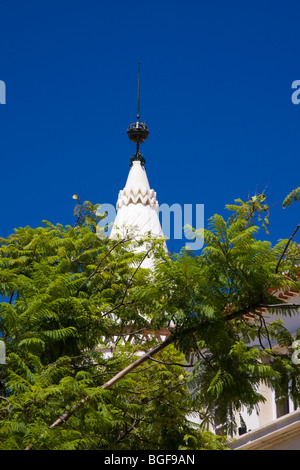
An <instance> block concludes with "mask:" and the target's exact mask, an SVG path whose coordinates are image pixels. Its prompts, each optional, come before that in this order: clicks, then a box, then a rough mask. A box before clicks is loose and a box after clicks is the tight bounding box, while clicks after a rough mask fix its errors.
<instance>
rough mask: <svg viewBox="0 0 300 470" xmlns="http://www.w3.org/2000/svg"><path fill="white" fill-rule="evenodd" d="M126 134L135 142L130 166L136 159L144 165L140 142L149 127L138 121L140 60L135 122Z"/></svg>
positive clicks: (147, 133) (144, 137)
mask: <svg viewBox="0 0 300 470" xmlns="http://www.w3.org/2000/svg"><path fill="white" fill-rule="evenodd" d="M127 135H128V137H129V139H130V140H131V141H132V142H134V143H136V152H135V154H134V155H133V156H132V157H131V159H130V166H132V162H133V161H135V160H138V161H140V162H141V165H142V166H144V164H145V159H144V157H143V155H142V154H141V153H140V144H142V143H143V142H144V141H145V140H146V139H147V137H148V135H149V129H148V127H147V126H146V124H143V123H141V122H140V62H139V63H138V89H137V115H136V122H134V123H133V124H130V126H129V127H128V129H127Z"/></svg>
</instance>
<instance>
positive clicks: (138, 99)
mask: <svg viewBox="0 0 300 470" xmlns="http://www.w3.org/2000/svg"><path fill="white" fill-rule="evenodd" d="M140 65H141V63H140V62H139V68H138V89H137V113H136V120H137V122H139V121H140Z"/></svg>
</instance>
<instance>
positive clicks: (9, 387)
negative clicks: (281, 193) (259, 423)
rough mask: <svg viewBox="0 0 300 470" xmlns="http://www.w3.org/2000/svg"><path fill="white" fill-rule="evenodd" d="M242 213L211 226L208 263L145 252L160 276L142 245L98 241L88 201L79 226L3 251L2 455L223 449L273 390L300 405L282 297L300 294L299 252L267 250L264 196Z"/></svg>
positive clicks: (284, 245)
mask: <svg viewBox="0 0 300 470" xmlns="http://www.w3.org/2000/svg"><path fill="white" fill-rule="evenodd" d="M236 202H237V204H235V205H231V206H227V208H228V209H229V210H230V211H231V215H230V217H229V218H228V220H225V219H224V218H223V217H221V216H220V215H217V214H216V215H214V216H213V217H212V218H211V220H210V221H209V227H208V229H206V230H205V231H204V236H205V246H204V248H203V250H202V251H201V253H200V254H199V255H197V256H196V255H191V254H190V253H189V252H187V251H185V250H183V251H182V252H181V253H179V254H178V255H176V256H173V257H171V256H169V255H168V254H166V253H165V252H164V250H163V249H162V246H161V242H158V241H157V240H156V241H153V240H152V239H151V238H149V239H145V240H144V242H145V243H146V246H147V248H146V249H147V250H148V249H149V252H150V251H151V253H153V256H154V257H155V259H156V262H155V269H154V270H153V271H149V270H146V269H143V267H142V261H143V259H144V257H145V256H147V255H148V251H146V252H136V250H135V248H136V246H137V245H138V244H141V241H136V240H133V239H131V238H130V237H129V236H128V238H125V239H117V240H110V239H108V238H104V237H98V236H97V220H98V219H97V216H99V211H97V208H98V206H94V205H92V204H90V203H88V202H85V203H84V204H81V203H80V201H79V203H78V206H77V208H76V211H75V212H76V215H77V220H76V223H75V224H74V226H66V227H64V226H62V225H59V224H58V225H53V224H51V223H49V222H45V223H44V225H43V227H38V228H36V229H33V228H31V227H24V228H20V229H17V230H15V232H14V233H13V234H12V235H10V236H9V237H8V238H2V239H0V294H1V296H2V302H1V303H0V334H1V336H2V340H4V341H5V345H6V351H7V362H6V364H5V365H3V366H0V391H1V398H0V449H2V450H4V449H26V448H27V449H41V450H72V449H85V450H93V449H94V450H107V449H108V450H115V449H122V450H124V449H144V450H155V449H158V450H159V449H161V450H163V449H165V450H176V449H223V448H227V445H228V443H227V441H226V436H225V437H224V438H220V437H219V436H215V435H213V434H212V433H211V432H209V431H208V429H207V426H208V425H209V424H215V423H221V424H222V425H223V427H224V429H225V431H226V432H228V433H229V434H230V433H233V432H234V430H235V426H236V416H237V415H238V413H239V412H240V410H241V408H242V407H243V406H245V407H247V409H249V410H254V409H256V408H257V407H258V406H259V403H260V402H261V401H262V400H263V397H262V395H261V393H260V386H261V385H262V384H266V385H268V386H271V387H274V389H275V390H276V393H277V394H278V396H280V397H284V396H288V395H289V396H292V398H293V400H294V401H295V403H296V404H298V405H300V398H299V377H300V374H299V367H298V366H297V365H295V364H293V363H292V361H291V355H292V352H293V351H292V348H291V345H292V342H293V338H292V337H291V335H290V333H289V331H288V330H287V329H286V328H285V325H284V321H283V320H284V318H285V315H295V314H296V315H298V314H299V313H298V310H297V308H296V307H295V306H294V307H293V306H290V305H284V301H283V300H282V301H281V300H279V299H278V297H277V296H276V291H278V290H279V289H283V290H285V289H290V288H293V289H298V286H299V284H298V278H297V275H298V265H299V258H300V250H299V245H298V244H297V243H296V242H295V241H293V240H289V241H288V240H281V241H279V242H278V244H276V245H275V246H272V244H271V243H270V242H267V241H260V240H259V239H258V238H257V237H258V231H259V227H258V225H256V222H258V223H260V224H261V225H262V226H263V228H266V224H267V220H266V219H265V217H262V214H263V215H265V214H266V213H267V212H268V207H267V206H266V203H265V196H264V195H257V196H256V197H255V200H253V198H252V199H251V200H250V201H248V202H246V203H244V202H242V201H241V200H237V201H236ZM190 230H191V231H192V233H194V235H195V237H197V236H202V235H203V232H202V231H201V232H200V231H197V230H193V229H192V228H190ZM287 273H288V274H287ZM278 305H279V307H278ZM266 307H267V308H268V309H269V311H271V312H274V318H273V320H274V321H272V322H271V323H270V324H268V325H267V324H266V321H265V319H264V316H263V314H262V312H263V309H264V308H266ZM249 313H251V314H252V319H251V321H249V320H248V319H246V318H245V314H249ZM278 315H280V317H281V318H279V317H278ZM159 329H163V330H169V332H170V336H169V338H168V340H166V341H165V342H162V343H161V347H160V352H159V353H158V354H155V357H152V355H151V352H152V351H153V354H154V353H155V351H156V349H155V348H156V346H157V340H155V339H154V338H153V336H152V335H151V334H150V335H149V338H148V339H146V340H144V341H142V342H141V336H142V334H143V332H146V333H147V332H151V331H156V330H159ZM298 337H299V338H300V331H299V336H298ZM274 344H278V345H279V346H280V348H281V349H280V350H277V349H274V348H273V345H274ZM141 352H144V353H145V356H142V358H141V356H140V353H141ZM144 357H145V358H146V359H147V360H144ZM139 358H141V359H143V361H144V362H141V361H140V359H139ZM136 360H137V361H138V362H134V361H136ZM183 366H184V367H183ZM127 367H130V370H129V369H127ZM118 374H119V375H118ZM111 378H114V379H115V381H114V383H113V385H112V386H108V384H109V383H110V382H109V380H110V379H111ZM191 417H193V419H192V420H191ZM199 419H200V421H201V424H196V421H197V422H199Z"/></svg>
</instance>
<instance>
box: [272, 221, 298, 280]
mask: <svg viewBox="0 0 300 470" xmlns="http://www.w3.org/2000/svg"><path fill="white" fill-rule="evenodd" d="M299 228H300V224H298V225H297V227H296V228H295V230H294V232H293V234H292V235H291V236H290V238H289V239H288V242H287V244H286V245H285V248H284V250H283V252H282V255H281V256H280V258H279V260H278V263H277V265H276V268H275V273H278V269H279V265H280V263H281V261H282V258H283V257H284V255H285V253H286V251H287V249H288V247H289V244H290V243H291V241H292V240H293V238H294V236H295V235H296V233H297V232H298V230H299Z"/></svg>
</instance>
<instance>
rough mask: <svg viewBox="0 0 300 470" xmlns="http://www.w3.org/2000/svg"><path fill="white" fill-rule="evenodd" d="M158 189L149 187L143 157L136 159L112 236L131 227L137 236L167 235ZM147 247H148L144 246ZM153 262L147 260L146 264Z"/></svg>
mask: <svg viewBox="0 0 300 470" xmlns="http://www.w3.org/2000/svg"><path fill="white" fill-rule="evenodd" d="M158 210H159V206H158V202H157V199H156V192H155V191H154V190H153V189H150V185H149V181H148V178H147V174H146V170H145V168H144V166H142V165H141V163H140V161H138V160H134V161H133V162H132V167H131V169H130V172H129V175H128V178H127V182H126V185H125V188H124V189H122V190H121V191H120V192H119V197H118V201H117V216H116V219H115V222H114V225H113V228H112V231H111V234H110V238H115V237H116V236H124V237H125V236H126V235H128V230H130V233H133V234H134V236H135V238H136V239H138V237H139V236H143V235H146V234H150V235H151V236H153V237H154V238H155V237H156V238H157V237H162V238H163V237H164V235H163V231H162V228H161V225H160V221H159V216H158ZM141 250H142V251H144V250H145V247H141ZM151 264H152V262H151V260H150V259H149V262H147V263H146V262H144V263H143V267H150V266H151Z"/></svg>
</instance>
